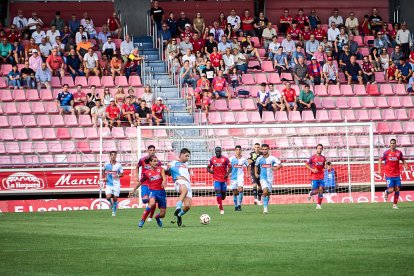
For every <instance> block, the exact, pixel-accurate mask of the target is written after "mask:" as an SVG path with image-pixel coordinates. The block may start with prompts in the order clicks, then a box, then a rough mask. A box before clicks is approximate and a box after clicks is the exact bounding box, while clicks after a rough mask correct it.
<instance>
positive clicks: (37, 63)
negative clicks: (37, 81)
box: [28, 49, 42, 72]
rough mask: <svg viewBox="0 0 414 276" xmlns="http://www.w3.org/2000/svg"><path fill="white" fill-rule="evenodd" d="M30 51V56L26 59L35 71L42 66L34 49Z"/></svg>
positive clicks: (40, 59)
mask: <svg viewBox="0 0 414 276" xmlns="http://www.w3.org/2000/svg"><path fill="white" fill-rule="evenodd" d="M32 53H33V54H32V56H31V57H30V58H29V59H28V60H29V65H30V68H32V69H33V71H35V72H36V71H37V70H38V69H39V68H40V67H41V66H42V58H41V57H40V55H39V53H38V51H37V50H36V49H33V50H32Z"/></svg>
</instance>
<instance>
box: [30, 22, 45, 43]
mask: <svg viewBox="0 0 414 276" xmlns="http://www.w3.org/2000/svg"><path fill="white" fill-rule="evenodd" d="M32 38H33V39H34V40H35V43H36V44H37V45H39V44H40V43H42V38H46V33H45V32H44V31H42V27H40V26H37V27H36V30H35V31H34V32H33V33H32Z"/></svg>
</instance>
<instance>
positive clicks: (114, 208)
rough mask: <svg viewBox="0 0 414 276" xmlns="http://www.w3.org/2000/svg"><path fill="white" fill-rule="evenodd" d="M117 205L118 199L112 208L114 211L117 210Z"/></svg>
mask: <svg viewBox="0 0 414 276" xmlns="http://www.w3.org/2000/svg"><path fill="white" fill-rule="evenodd" d="M117 207H118V201H115V202H114V206H113V207H112V208H113V209H112V210H113V211H114V212H116V208H117Z"/></svg>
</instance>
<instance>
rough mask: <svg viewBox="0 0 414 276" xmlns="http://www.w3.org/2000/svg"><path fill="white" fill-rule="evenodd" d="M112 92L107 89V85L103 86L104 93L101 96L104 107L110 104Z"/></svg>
mask: <svg viewBox="0 0 414 276" xmlns="http://www.w3.org/2000/svg"><path fill="white" fill-rule="evenodd" d="M111 99H112V94H111V92H110V91H109V88H108V87H104V94H103V96H102V100H103V105H104V106H105V107H107V106H109V105H110V104H111Z"/></svg>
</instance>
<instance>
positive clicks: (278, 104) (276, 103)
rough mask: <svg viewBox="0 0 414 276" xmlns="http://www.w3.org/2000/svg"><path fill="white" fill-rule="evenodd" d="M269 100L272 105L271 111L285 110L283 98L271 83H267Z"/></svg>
mask: <svg viewBox="0 0 414 276" xmlns="http://www.w3.org/2000/svg"><path fill="white" fill-rule="evenodd" d="M268 86H269V98H270V103H271V104H272V107H273V111H277V110H280V111H283V110H285V105H284V104H283V97H282V94H281V93H280V91H279V90H278V89H277V88H276V87H275V86H274V85H273V83H269V84H268Z"/></svg>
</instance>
